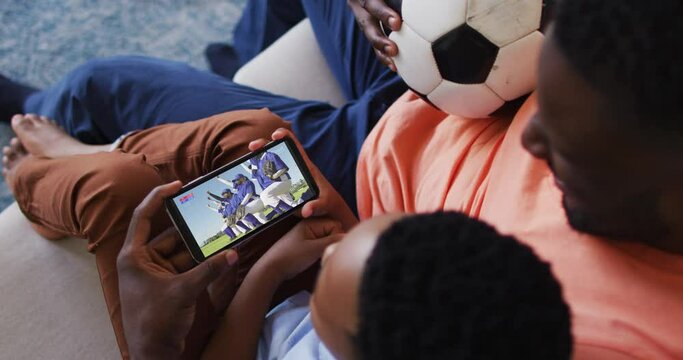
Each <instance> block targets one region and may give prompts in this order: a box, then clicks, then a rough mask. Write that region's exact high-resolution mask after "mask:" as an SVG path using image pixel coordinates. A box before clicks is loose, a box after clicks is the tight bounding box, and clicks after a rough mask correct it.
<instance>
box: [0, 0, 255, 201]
mask: <svg viewBox="0 0 683 360" xmlns="http://www.w3.org/2000/svg"><path fill="white" fill-rule="evenodd" d="M245 1H247V0H146V1H140V0H116V1H111V0H31V1H9V0H0V24H2V26H0V73H2V74H4V75H5V76H8V77H10V78H12V79H15V80H19V81H22V82H24V83H27V84H30V85H33V86H36V87H46V86H49V85H51V84H53V83H54V82H56V81H57V80H58V79H60V78H61V77H62V76H64V75H65V74H66V73H67V72H69V71H70V70H72V69H73V68H74V67H76V66H78V64H81V63H83V62H84V61H86V60H88V59H92V58H96V57H103V56H111V55H127V54H136V55H147V56H153V57H159V58H165V59H171V60H177V61H184V62H187V63H189V64H191V65H193V66H195V67H197V68H201V69H206V68H207V65H206V62H205V60H204V57H203V54H202V52H203V50H204V47H205V46H206V44H208V43H210V42H217V41H223V42H225V41H228V42H229V41H231V33H232V28H233V27H234V25H235V23H236V21H237V19H238V17H239V14H240V13H241V10H242V7H243V6H244V3H245ZM12 136H13V135H12V131H11V129H10V128H9V126H7V124H6V123H4V122H0V146H4V145H5V144H6V143H7V142H8V141H9V139H10V138H11V137H12ZM12 201H13V198H12V196H11V193H10V192H9V191H8V189H7V187H6V185H5V183H4V179H2V180H0V211H1V210H2V209H4V208H5V207H7V206H8V205H9V204H11V203H12Z"/></svg>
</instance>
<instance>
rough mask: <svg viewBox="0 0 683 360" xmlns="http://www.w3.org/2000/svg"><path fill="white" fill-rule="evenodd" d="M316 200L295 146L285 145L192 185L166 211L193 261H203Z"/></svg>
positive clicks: (268, 147) (280, 143)
mask: <svg viewBox="0 0 683 360" xmlns="http://www.w3.org/2000/svg"><path fill="white" fill-rule="evenodd" d="M317 197H318V188H317V186H316V185H315V183H314V181H313V179H312V177H311V175H310V172H309V171H308V169H307V168H306V166H305V163H304V161H303V159H302V158H301V155H300V154H299V152H298V151H297V148H296V145H295V144H294V143H293V142H292V141H291V140H289V139H283V140H278V141H275V142H272V143H270V144H267V145H266V146H265V147H264V148H262V149H260V150H258V151H256V152H253V153H250V154H247V155H245V156H243V157H241V158H239V159H237V160H235V161H233V162H231V163H230V164H228V165H226V166H223V167H221V168H219V169H217V170H215V171H213V172H211V173H210V174H208V175H205V176H203V177H201V178H199V179H197V180H195V181H193V182H191V183H189V184H188V185H186V186H184V187H183V189H182V190H181V191H180V192H179V193H178V194H176V195H174V196H172V197H171V198H170V199H168V200H167V201H166V208H167V211H168V212H169V215H170V216H171V219H172V220H173V222H174V224H175V225H176V227H177V228H178V230H179V231H180V233H181V235H182V237H183V240H184V241H185V243H186V245H187V247H188V249H189V250H190V252H191V253H192V256H193V257H194V258H195V260H197V261H203V260H204V259H206V258H208V257H210V256H211V255H213V254H216V253H218V252H219V251H221V250H223V249H225V248H229V247H233V246H236V245H237V244H238V243H240V242H242V241H244V240H246V239H248V238H249V237H250V236H252V235H254V234H256V233H258V232H260V231H263V230H264V229H266V228H267V227H268V226H269V225H271V224H272V223H274V222H276V221H278V220H279V219H282V218H284V217H285V216H287V215H289V214H291V213H293V212H294V211H295V210H297V209H299V208H300V207H301V206H303V204H305V203H306V202H308V201H310V200H312V199H315V198H317Z"/></svg>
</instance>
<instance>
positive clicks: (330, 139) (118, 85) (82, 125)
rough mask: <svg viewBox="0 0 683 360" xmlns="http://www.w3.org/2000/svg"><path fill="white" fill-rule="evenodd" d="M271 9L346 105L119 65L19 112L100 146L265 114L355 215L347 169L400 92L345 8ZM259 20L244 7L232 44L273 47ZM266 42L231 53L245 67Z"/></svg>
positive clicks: (317, 4) (184, 70)
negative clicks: (276, 119)
mask: <svg viewBox="0 0 683 360" xmlns="http://www.w3.org/2000/svg"><path fill="white" fill-rule="evenodd" d="M270 2H272V3H273V4H277V5H278V6H279V7H282V6H285V5H286V4H289V5H292V6H295V5H297V6H300V7H302V8H303V10H304V11H305V14H306V15H307V16H308V17H309V19H310V20H311V24H312V26H313V28H314V31H315V34H316V38H317V40H318V43H319V44H320V47H321V49H322V51H323V53H324V56H325V58H326V60H327V62H328V64H329V66H330V68H331V70H332V72H333V74H334V76H335V78H336V80H337V82H338V83H339V84H340V85H341V88H342V89H343V92H344V95H345V97H346V98H347V99H348V103H347V104H345V105H344V106H342V107H341V108H335V107H333V106H331V105H329V104H327V103H323V102H318V101H301V100H295V99H292V98H288V97H285V96H280V95H274V94H271V93H268V92H265V91H261V90H257V89H253V88H251V87H247V86H243V85H239V84H235V83H234V82H231V81H229V80H226V79H224V78H222V77H220V76H217V75H214V74H211V73H208V72H204V71H200V70H197V69H194V68H192V67H190V66H187V65H185V64H182V63H178V62H172V61H165V60H159V59H151V58H145V57H131V56H127V57H113V58H106V59H98V60H92V61H89V62H87V63H86V64H84V65H82V66H80V67H78V68H76V69H75V70H74V71H73V72H71V73H70V74H69V75H67V76H66V77H65V78H64V79H63V80H62V81H60V82H59V83H57V84H56V85H54V86H53V87H51V88H49V89H46V90H43V91H40V92H38V93H35V94H34V95H32V96H30V97H29V98H28V99H27V100H26V102H25V104H24V110H25V111H26V112H30V113H37V114H41V115H45V116H49V117H51V118H53V119H55V120H56V121H57V122H58V123H59V124H60V125H62V126H63V127H64V129H66V131H67V132H68V133H69V134H71V135H73V136H75V137H76V138H78V139H80V140H82V141H84V142H86V143H90V144H102V143H109V142H112V141H113V140H115V139H116V138H117V137H118V136H120V135H122V134H125V133H127V132H129V131H132V130H137V129H144V128H149V127H152V126H155V125H159V124H167V123H178V122H185V121H192V120H196V119H201V118H205V117H208V116H211V115H215V114H219V113H223V112H226V111H232V110H241V109H258V108H264V107H265V108H269V109H270V110H271V111H272V112H274V113H275V114H277V115H279V116H280V117H282V118H283V119H285V120H287V121H290V122H291V124H292V128H293V130H294V133H295V134H296V135H297V137H298V138H299V139H300V140H301V142H302V144H303V146H304V148H305V149H306V151H307V153H308V154H309V156H310V157H311V159H312V160H313V162H314V163H315V164H316V165H317V166H318V167H319V168H320V170H321V171H322V172H323V174H324V175H325V176H326V177H327V179H328V180H329V181H330V182H331V183H332V185H333V186H334V187H335V188H336V189H337V190H338V191H339V192H340V193H341V194H342V196H343V197H344V199H345V200H346V201H347V202H348V203H349V205H350V206H351V208H353V209H355V204H356V201H355V198H356V196H355V195H356V194H355V168H356V161H357V158H358V153H359V151H360V148H361V145H362V143H363V141H364V139H365V137H366V136H367V134H368V133H369V131H370V130H371V129H372V127H373V126H374V124H375V123H376V122H377V120H379V118H380V116H381V115H382V114H383V113H384V111H385V110H386V109H387V107H388V106H389V105H391V103H393V102H394V101H395V100H396V99H397V98H398V97H399V96H400V95H401V94H402V93H403V92H405V91H406V90H407V87H406V85H405V84H404V83H403V82H402V81H401V80H400V78H399V77H398V76H396V74H394V73H393V72H391V71H389V70H388V69H387V68H386V67H385V66H384V65H382V64H381V63H380V62H379V61H378V60H377V59H376V58H375V55H374V53H373V49H372V47H371V46H370V43H369V42H368V41H367V39H366V38H365V37H364V35H363V33H362V32H361V31H360V29H359V28H358V27H357V26H356V22H355V18H354V17H353V14H352V13H351V11H350V10H349V9H348V8H347V6H346V4H345V2H344V1H339V0H325V1H321V0H271V1H270ZM263 11H271V12H272V7H269V1H268V0H254V1H252V2H251V3H250V4H249V6H248V7H247V11H246V12H245V14H244V17H243V18H242V19H241V21H240V26H238V28H237V30H236V34H235V36H236V37H237V38H241V36H242V35H244V36H245V38H246V36H248V35H249V34H251V35H249V36H254V33H253V32H254V31H255V30H254V29H260V30H259V31H262V32H264V33H263V34H260V35H261V36H262V38H264V39H271V38H274V37H275V36H276V35H279V34H280V33H282V32H284V31H286V26H284V25H283V26H276V27H275V30H273V29H271V28H272V26H271V25H270V23H268V22H263V19H262V18H261V16H263V14H262V12H263ZM275 13H277V12H275ZM289 15H291V14H289ZM291 18H295V17H294V16H291ZM292 22H294V21H292ZM271 23H272V22H271ZM259 24H260V25H259ZM247 25H248V26H247ZM269 26H270V27H269ZM245 32H246V33H248V34H245ZM269 41H270V40H267V41H263V42H262V43H260V44H252V48H251V50H249V49H246V48H243V49H241V50H239V51H238V52H239V53H240V56H242V55H243V54H246V55H244V57H245V58H248V57H249V56H251V55H249V54H248V53H249V51H252V52H253V51H255V50H254V48H255V47H256V48H258V47H259V46H267V45H268V44H269ZM238 43H240V41H238ZM241 43H242V44H243V43H244V42H241Z"/></svg>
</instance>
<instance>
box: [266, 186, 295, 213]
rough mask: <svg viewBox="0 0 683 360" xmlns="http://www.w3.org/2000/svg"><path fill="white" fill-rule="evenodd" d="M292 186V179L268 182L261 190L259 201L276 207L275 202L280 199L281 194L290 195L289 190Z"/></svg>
mask: <svg viewBox="0 0 683 360" xmlns="http://www.w3.org/2000/svg"><path fill="white" fill-rule="evenodd" d="M291 188H292V180H283V181H278V182H274V183H272V184H270V186H268V187H267V188H265V189H263V191H262V192H261V201H263V204H265V205H266V206H271V207H277V204H278V203H279V202H280V201H281V200H282V198H281V197H280V196H281V195H290V196H291V194H290V193H289V190H290V189H291Z"/></svg>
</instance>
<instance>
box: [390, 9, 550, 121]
mask: <svg viewBox="0 0 683 360" xmlns="http://www.w3.org/2000/svg"><path fill="white" fill-rule="evenodd" d="M553 3H554V0H387V5H389V6H390V7H392V8H393V9H394V10H396V11H397V12H398V13H399V14H401V17H402V19H403V25H401V30H399V31H395V32H390V31H387V30H388V27H383V28H384V29H385V33H388V36H389V39H391V40H393V41H394V42H395V43H396V45H397V46H398V55H397V56H396V57H394V58H393V61H394V64H395V65H396V68H397V71H398V74H399V75H400V76H401V77H402V78H403V80H404V81H405V82H406V83H407V84H408V86H409V87H410V88H411V89H413V91H415V92H416V93H418V94H420V96H422V98H423V99H425V100H427V101H428V102H430V103H431V104H432V105H434V106H436V107H437V108H439V109H441V110H442V111H444V112H446V113H449V114H452V115H458V116H464V117H470V118H478V117H485V116H488V115H490V114H491V113H493V112H494V111H496V110H497V109H498V108H500V107H501V106H502V105H503V104H505V103H506V102H507V101H511V100H515V99H517V98H519V97H521V96H523V95H526V94H528V93H530V92H531V91H533V90H534V89H535V86H536V79H537V71H536V67H537V64H538V57H539V54H540V50H541V44H542V42H543V39H544V35H543V31H544V30H545V27H546V25H547V22H548V21H549V17H550V13H551V12H552V8H553Z"/></svg>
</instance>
